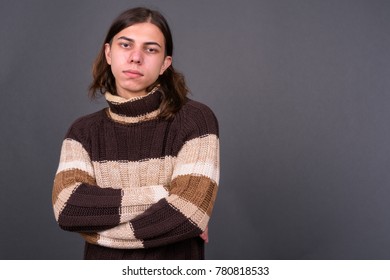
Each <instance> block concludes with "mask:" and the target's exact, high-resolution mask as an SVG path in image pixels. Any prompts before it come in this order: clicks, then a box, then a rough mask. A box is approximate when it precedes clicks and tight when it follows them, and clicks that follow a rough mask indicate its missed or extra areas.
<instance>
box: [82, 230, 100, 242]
mask: <svg viewBox="0 0 390 280" xmlns="http://www.w3.org/2000/svg"><path fill="white" fill-rule="evenodd" d="M80 235H81V236H82V237H83V238H84V240H85V241H87V242H88V243H91V244H98V240H99V235H98V234H97V233H85V232H81V233H80Z"/></svg>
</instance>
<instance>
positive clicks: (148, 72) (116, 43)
mask: <svg viewBox="0 0 390 280" xmlns="http://www.w3.org/2000/svg"><path fill="white" fill-rule="evenodd" d="M105 55H106V60H107V63H108V64H109V65H111V71H112V74H113V75H114V77H115V83H116V90H117V93H118V95H119V96H121V97H124V98H132V97H137V96H143V95H145V94H147V92H146V88H147V87H149V86H150V85H151V84H153V83H154V82H155V81H156V80H157V79H158V77H159V75H161V74H163V73H164V71H165V70H166V69H167V68H168V67H169V66H170V65H171V63H172V57H170V56H165V39H164V35H163V34H162V32H161V31H160V29H159V28H158V27H157V26H155V25H154V24H152V23H149V22H145V23H137V24H134V25H132V26H129V27H127V28H125V29H123V30H122V31H120V32H119V33H118V34H116V35H115V36H114V38H113V39H112V43H111V44H106V45H105Z"/></svg>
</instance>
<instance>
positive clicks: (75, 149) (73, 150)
mask: <svg viewBox="0 0 390 280" xmlns="http://www.w3.org/2000/svg"><path fill="white" fill-rule="evenodd" d="M70 169H80V170H82V171H85V172H87V173H88V174H89V175H90V176H91V177H94V172H93V166H92V165H91V159H90V157H89V155H88V153H87V151H86V150H85V149H84V147H83V146H82V145H81V144H80V143H79V142H77V141H76V140H73V139H69V138H67V139H65V140H64V141H63V143H62V148H61V156H60V164H59V166H58V170H57V173H56V174H58V173H60V172H61V171H64V170H70Z"/></svg>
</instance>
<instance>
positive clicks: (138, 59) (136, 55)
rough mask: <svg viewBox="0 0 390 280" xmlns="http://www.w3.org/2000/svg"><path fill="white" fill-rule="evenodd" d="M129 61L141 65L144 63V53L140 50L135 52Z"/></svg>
mask: <svg viewBox="0 0 390 280" xmlns="http://www.w3.org/2000/svg"><path fill="white" fill-rule="evenodd" d="M129 60H130V62H131V63H135V64H141V63H142V53H141V52H140V51H139V50H134V51H132V52H131V54H130V57H129Z"/></svg>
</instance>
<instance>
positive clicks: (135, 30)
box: [114, 22, 165, 46]
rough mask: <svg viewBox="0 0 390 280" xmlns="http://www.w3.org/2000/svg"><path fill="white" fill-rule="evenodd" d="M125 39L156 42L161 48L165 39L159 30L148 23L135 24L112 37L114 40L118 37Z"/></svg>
mask: <svg viewBox="0 0 390 280" xmlns="http://www.w3.org/2000/svg"><path fill="white" fill-rule="evenodd" d="M122 36H124V37H127V38H130V39H133V40H134V41H135V42H139V43H143V42H156V43H159V44H160V45H161V46H162V45H164V42H165V38H164V34H163V33H162V32H161V30H160V29H159V28H158V27H157V26H156V25H154V24H152V23H150V22H143V23H136V24H133V25H131V26H129V27H126V28H125V29H122V30H121V31H120V32H119V33H118V34H116V35H115V36H114V39H118V38H120V37H122Z"/></svg>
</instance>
